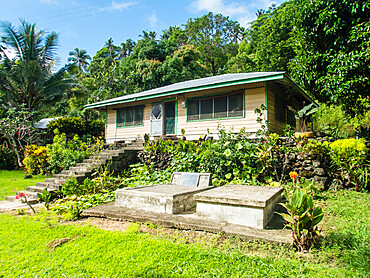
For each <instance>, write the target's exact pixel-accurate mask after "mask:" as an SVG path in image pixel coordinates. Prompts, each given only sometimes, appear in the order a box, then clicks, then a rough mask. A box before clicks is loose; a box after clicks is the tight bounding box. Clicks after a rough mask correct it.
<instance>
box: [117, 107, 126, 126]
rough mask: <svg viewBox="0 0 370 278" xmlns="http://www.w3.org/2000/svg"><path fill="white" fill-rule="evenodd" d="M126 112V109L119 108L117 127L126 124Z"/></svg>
mask: <svg viewBox="0 0 370 278" xmlns="http://www.w3.org/2000/svg"><path fill="white" fill-rule="evenodd" d="M124 112H125V110H122V109H120V110H117V111H116V113H117V127H123V126H124Z"/></svg>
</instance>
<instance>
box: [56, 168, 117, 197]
mask: <svg viewBox="0 0 370 278" xmlns="http://www.w3.org/2000/svg"><path fill="white" fill-rule="evenodd" d="M112 175H113V173H110V172H109V164H108V165H106V166H105V167H100V168H99V169H98V170H97V171H96V172H95V173H93V174H92V178H86V179H85V180H84V181H83V182H82V183H79V182H78V181H77V180H76V178H75V177H74V176H72V177H71V178H70V179H69V180H67V181H66V182H65V183H63V187H62V194H63V195H64V196H71V195H76V196H81V195H88V194H96V193H100V192H106V191H114V190H116V189H117V188H118V187H120V186H122V178H121V177H119V176H118V177H114V176H112Z"/></svg>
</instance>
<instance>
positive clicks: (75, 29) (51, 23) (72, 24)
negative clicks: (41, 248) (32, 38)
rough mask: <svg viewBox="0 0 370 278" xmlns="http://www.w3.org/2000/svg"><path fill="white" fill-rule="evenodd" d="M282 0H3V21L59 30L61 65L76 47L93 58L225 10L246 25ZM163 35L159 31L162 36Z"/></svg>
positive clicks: (1, 4)
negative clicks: (148, 33)
mask: <svg viewBox="0 0 370 278" xmlns="http://www.w3.org/2000/svg"><path fill="white" fill-rule="evenodd" d="M282 2H283V1H282V0H247V1H240V0H235V1H234V0H231V1H228V0H114V1H112V0H109V1H106V0H100V1H97V0H90V1H89V0H0V7H1V8H0V20H1V21H10V22H11V23H13V24H14V25H19V18H21V19H25V20H26V21H27V22H29V23H36V24H37V28H38V29H44V30H47V31H56V32H57V33H58V34H59V49H58V57H59V60H60V61H59V67H60V66H63V65H64V64H66V63H67V59H68V53H69V51H72V50H73V49H74V48H80V49H85V50H86V51H87V52H88V54H89V55H90V56H91V57H93V56H94V55H95V53H96V52H97V51H98V50H99V49H101V48H102V47H103V46H104V44H105V42H106V41H107V40H108V39H109V38H112V39H113V42H114V44H116V45H119V44H121V42H124V41H126V39H128V38H131V39H133V40H135V41H137V40H138V39H139V35H140V34H142V30H146V31H156V32H157V33H158V34H161V33H162V31H163V30H164V29H166V28H168V27H169V26H171V25H172V26H174V25H177V26H181V25H182V24H185V23H186V22H187V20H188V19H189V18H190V17H192V18H195V17H200V16H202V15H204V14H206V13H208V12H210V11H211V12H214V13H222V14H223V15H225V16H229V17H230V18H231V19H233V20H238V21H239V22H240V23H241V24H242V25H244V26H246V25H247V24H248V22H250V21H251V20H254V19H255V13H256V11H257V10H259V9H267V8H268V7H269V6H271V5H272V4H273V3H275V4H281V3H282ZM158 38H159V36H158Z"/></svg>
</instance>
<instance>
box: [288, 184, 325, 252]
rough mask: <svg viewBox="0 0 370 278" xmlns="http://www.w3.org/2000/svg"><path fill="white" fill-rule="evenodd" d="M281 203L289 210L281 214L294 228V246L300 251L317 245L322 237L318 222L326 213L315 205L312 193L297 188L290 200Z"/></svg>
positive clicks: (289, 225)
mask: <svg viewBox="0 0 370 278" xmlns="http://www.w3.org/2000/svg"><path fill="white" fill-rule="evenodd" d="M281 205H282V206H283V207H284V208H286V210H287V212H288V213H281V215H282V217H283V218H284V219H285V221H286V222H287V224H286V227H288V228H290V229H292V235H293V245H294V247H295V248H296V249H297V250H299V251H308V250H309V249H310V248H311V247H312V246H316V245H317V244H318V240H319V237H320V231H319V230H318V228H317V224H318V223H320V221H321V220H322V218H323V217H324V213H323V210H322V208H321V207H319V206H318V205H314V203H313V199H312V196H311V194H310V193H307V192H306V190H305V189H301V188H296V189H295V190H294V193H293V195H292V197H291V198H290V199H289V200H288V202H287V203H282V204H281Z"/></svg>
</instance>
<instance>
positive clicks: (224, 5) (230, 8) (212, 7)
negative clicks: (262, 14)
mask: <svg viewBox="0 0 370 278" xmlns="http://www.w3.org/2000/svg"><path fill="white" fill-rule="evenodd" d="M281 2H283V1H282V0H276V1H274V0H252V1H250V2H249V1H248V2H245V1H240V0H239V1H238V0H236V1H234V2H231V1H225V0H194V1H193V2H192V4H191V7H192V8H193V10H194V11H195V12H213V13H216V14H217V13H221V14H223V15H225V16H230V17H233V18H235V19H236V20H238V21H239V23H240V24H241V25H242V26H247V25H248V24H249V23H250V22H251V21H253V20H255V19H256V12H257V10H259V9H268V7H270V6H271V5H272V4H277V3H281Z"/></svg>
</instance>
